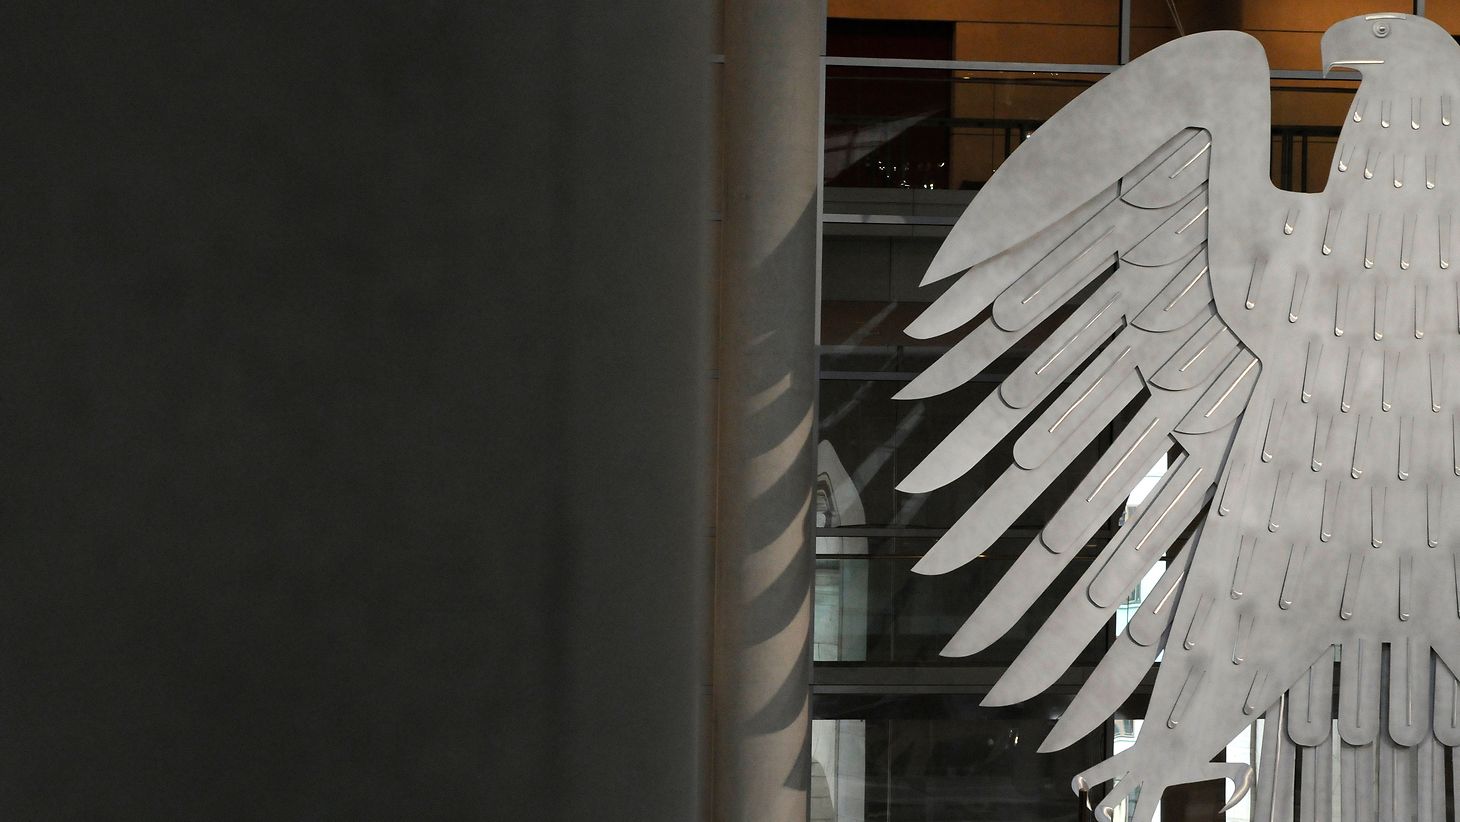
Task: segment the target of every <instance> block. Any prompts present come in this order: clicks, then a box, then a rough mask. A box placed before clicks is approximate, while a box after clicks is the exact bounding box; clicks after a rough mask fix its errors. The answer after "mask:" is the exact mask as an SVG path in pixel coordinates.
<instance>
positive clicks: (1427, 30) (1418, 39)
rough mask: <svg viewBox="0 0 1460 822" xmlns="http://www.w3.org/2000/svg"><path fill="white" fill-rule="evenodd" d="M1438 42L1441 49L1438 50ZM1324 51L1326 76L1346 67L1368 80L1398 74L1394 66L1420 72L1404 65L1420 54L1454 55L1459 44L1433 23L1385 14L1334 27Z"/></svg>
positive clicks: (1349, 21)
mask: <svg viewBox="0 0 1460 822" xmlns="http://www.w3.org/2000/svg"><path fill="white" fill-rule="evenodd" d="M1437 43H1438V44H1439V45H1440V46H1441V48H1436V45H1437ZM1321 50H1322V55H1323V73H1324V74H1328V73H1330V72H1332V71H1333V70H1334V69H1336V68H1342V69H1349V70H1352V71H1357V72H1359V73H1361V74H1363V75H1364V76H1365V77H1366V78H1367V77H1372V76H1374V75H1376V74H1379V73H1392V74H1397V73H1398V72H1394V71H1393V70H1392V69H1389V68H1388V67H1389V66H1392V65H1394V64H1401V66H1402V68H1401V71H1405V70H1418V69H1420V68H1421V67H1420V66H1408V65H1404V64H1406V63H1409V62H1410V61H1411V60H1412V59H1414V58H1415V57H1416V56H1417V55H1424V54H1436V53H1438V54H1447V55H1448V54H1451V53H1452V52H1454V50H1455V41H1454V40H1453V39H1452V38H1451V37H1450V35H1449V34H1448V33H1447V32H1446V31H1445V30H1444V29H1443V28H1441V27H1440V26H1438V25H1436V24H1435V23H1434V22H1433V21H1431V20H1427V19H1425V18H1423V17H1415V16H1414V15H1412V14H1399V13H1398V12H1384V13H1379V14H1365V15H1363V16H1360V17H1350V18H1348V19H1347V20H1342V21H1339V22H1338V23H1335V24H1333V26H1331V27H1330V28H1329V29H1328V31H1326V32H1324V33H1323V41H1322V44H1321ZM1381 67H1382V68H1381Z"/></svg>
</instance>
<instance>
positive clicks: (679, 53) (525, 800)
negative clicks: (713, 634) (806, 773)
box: [0, 0, 711, 822]
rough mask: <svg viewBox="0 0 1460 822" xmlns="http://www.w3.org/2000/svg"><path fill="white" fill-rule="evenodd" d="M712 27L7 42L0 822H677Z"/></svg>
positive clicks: (692, 715)
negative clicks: (438, 821)
mask: <svg viewBox="0 0 1460 822" xmlns="http://www.w3.org/2000/svg"><path fill="white" fill-rule="evenodd" d="M708 5H709V4H708V3H706V2H704V1H703V0H659V1H658V2H633V3H612V4H604V3H596V2H583V1H580V2H561V3H539V2H504V3H485V4H484V3H464V2H433V3H404V4H368V3H367V4H359V3H295V4H275V5H272V6H269V5H258V4H234V5H217V4H167V5H157V4H85V5H71V6H62V5H57V4H53V3H38V2H17V3H7V4H6V5H5V7H4V8H3V10H0V77H3V78H4V80H3V90H0V101H3V103H4V105H3V112H4V114H3V116H0V202H3V206H0V208H3V212H4V217H3V219H0V223H3V224H4V229H3V230H4V242H3V244H0V247H3V249H4V250H3V260H4V264H3V266H0V465H3V466H4V467H3V477H4V485H3V488H0V817H3V818H5V819H35V820H41V819H46V820H52V819H55V820H59V819H86V820H91V819H118V820H121V819H145V820H164V819H208V820H229V819H259V820H283V819H298V820H336V819H339V820H364V819H389V820H401V819H462V820H480V819H502V820H508V819H512V820H517V819H521V820H527V819H545V820H558V819H574V820H579V819H595V820H620V819H622V820H673V822H680V820H685V819H691V818H694V816H695V815H696V814H697V813H698V812H699V810H700V808H701V804H700V801H699V797H700V794H701V788H702V786H703V783H704V779H703V773H704V763H703V761H702V756H701V744H702V739H703V736H704V734H705V731H706V728H705V722H704V721H703V707H704V695H703V692H702V687H701V686H702V682H703V670H704V667H705V665H706V664H707V648H706V646H707V643H706V641H705V635H706V633H707V615H706V612H705V609H706V607H707V602H706V598H705V595H704V591H705V588H706V586H705V579H706V577H707V574H708V563H709V557H708V551H707V548H706V540H707V532H708V521H707V513H706V507H705V503H704V501H705V499H706V497H707V481H708V472H709V459H708V450H709V444H708V438H707V433H706V432H707V420H708V418H709V415H710V413H711V410H710V406H709V401H708V396H709V390H708V385H709V383H708V371H709V366H710V356H709V348H708V342H709V338H710V327H709V320H708V317H709V313H708V311H709V291H708V285H709V280H708V267H707V258H706V243H705V238H706V222H705V219H706V214H707V207H706V197H707V193H706V192H707V179H708V168H709V159H708V146H709V140H708V133H709V129H710V116H709V108H708V106H709V94H710V91H709V85H708V62H707V60H706V55H707V54H708V52H709V46H708V44H709V16H710V15H709V9H708Z"/></svg>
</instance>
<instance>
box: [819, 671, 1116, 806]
mask: <svg viewBox="0 0 1460 822" xmlns="http://www.w3.org/2000/svg"><path fill="white" fill-rule="evenodd" d="M979 699H980V697H979V696H978V695H974V694H939V695H896V696H894V695H886V696H862V695H834V696H819V697H818V699H817V701H816V706H815V717H814V721H813V722H812V732H811V733H812V742H811V748H812V761H813V763H814V764H813V766H812V772H813V774H816V776H814V777H813V787H812V797H813V798H812V803H811V812H812V816H811V818H812V819H815V820H818V822H832V821H833V820H835V822H850V820H856V822H967V821H968V820H999V822H1024V820H1028V821H1029V822H1034V821H1035V820H1039V822H1044V820H1054V819H1060V820H1065V819H1067V820H1071V821H1072V822H1073V821H1074V820H1078V819H1080V810H1081V808H1082V805H1081V802H1080V799H1079V797H1077V796H1076V795H1074V794H1073V793H1071V791H1070V782H1069V774H1070V773H1073V772H1075V771H1076V770H1079V769H1080V768H1081V767H1083V766H1082V765H1080V764H1079V763H1080V762H1082V761H1095V760H1096V759H1098V758H1099V757H1100V755H1101V751H1102V750H1103V748H1104V747H1105V736H1106V735H1105V733H1104V732H1103V731H1097V732H1095V733H1093V734H1091V735H1090V736H1089V737H1086V738H1085V739H1083V740H1081V741H1079V742H1077V743H1076V744H1075V745H1073V746H1071V747H1070V748H1067V749H1065V750H1063V751H1059V752H1056V753H1052V754H1040V753H1037V749H1038V747H1039V741H1040V740H1041V739H1043V738H1044V736H1045V735H1046V734H1047V733H1049V731H1050V729H1051V728H1053V727H1054V722H1055V719H1054V717H1055V716H1057V715H1058V714H1059V713H1060V712H1061V711H1062V710H1064V708H1065V707H1066V706H1067V704H1068V698H1067V697H1044V698H1040V699H1038V700H1036V701H1034V702H1032V703H1029V704H1027V705H1024V706H1019V707H1014V708H982V707H979V705H978V702H979Z"/></svg>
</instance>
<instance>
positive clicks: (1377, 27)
mask: <svg viewBox="0 0 1460 822" xmlns="http://www.w3.org/2000/svg"><path fill="white" fill-rule="evenodd" d="M1374 36H1375V37H1388V36H1389V24H1388V23H1375V24H1374Z"/></svg>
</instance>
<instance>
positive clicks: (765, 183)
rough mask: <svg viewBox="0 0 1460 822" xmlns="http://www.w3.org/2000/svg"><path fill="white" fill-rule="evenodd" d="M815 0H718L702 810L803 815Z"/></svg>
mask: <svg viewBox="0 0 1460 822" xmlns="http://www.w3.org/2000/svg"><path fill="white" fill-rule="evenodd" d="M824 19H825V18H824V10H823V6H822V3H821V2H819V0H726V3H725V71H724V86H723V88H724V96H723V106H724V107H723V110H722V124H723V125H722V128H723V135H724V144H723V145H724V175H725V177H724V179H725V184H724V189H725V190H724V198H725V203H724V211H723V214H724V223H723V226H722V231H723V233H722V245H721V254H722V256H721V267H722V268H721V285H720V343H719V368H720V400H719V454H718V482H719V486H718V513H717V544H716V561H715V585H716V587H715V645H714V672H713V706H714V732H715V736H714V742H713V747H714V750H713V767H714V771H715V773H714V781H713V785H714V797H713V805H714V818H715V819H716V820H724V821H725V822H764V820H777V822H784V821H788V820H798V819H805V818H806V813H807V787H808V783H809V774H810V747H809V739H810V714H809V695H810V674H811V601H812V600H811V583H812V571H813V567H814V566H813V544H814V542H813V537H812V532H811V525H812V514H813V508H814V504H813V489H814V485H815V477H816V464H815V449H814V443H813V442H812V432H813V429H814V421H815V417H814V413H815V407H816V370H815V323H816V316H817V312H816V219H817V214H816V186H817V179H816V177H817V169H818V162H817V161H818V157H817V152H818V151H819V150H820V143H819V138H818V130H819V129H820V116H819V110H818V109H819V105H818V104H819V97H820V90H819V89H820V85H819V84H820V60H819V57H820V44H821V29H822V26H823V21H824Z"/></svg>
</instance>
